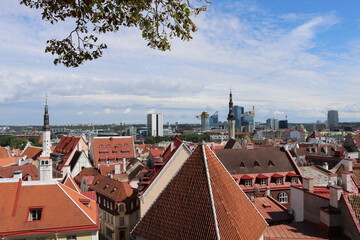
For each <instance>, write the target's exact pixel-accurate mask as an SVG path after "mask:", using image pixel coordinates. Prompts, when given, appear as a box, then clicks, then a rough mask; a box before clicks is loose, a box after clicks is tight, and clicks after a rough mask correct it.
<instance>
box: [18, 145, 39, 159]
mask: <svg viewBox="0 0 360 240" xmlns="http://www.w3.org/2000/svg"><path fill="white" fill-rule="evenodd" d="M41 152H42V148H41V147H33V146H28V147H27V148H26V149H25V151H24V152H23V154H21V157H24V156H26V159H30V158H31V159H34V160H35V159H36V158H37V157H39V156H40V154H41Z"/></svg>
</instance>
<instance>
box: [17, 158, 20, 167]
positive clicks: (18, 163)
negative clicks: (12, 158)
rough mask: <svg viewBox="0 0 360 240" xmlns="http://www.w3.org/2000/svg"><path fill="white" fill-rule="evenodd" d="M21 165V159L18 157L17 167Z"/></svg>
mask: <svg viewBox="0 0 360 240" xmlns="http://www.w3.org/2000/svg"><path fill="white" fill-rule="evenodd" d="M20 164H21V157H17V158H16V165H17V166H20Z"/></svg>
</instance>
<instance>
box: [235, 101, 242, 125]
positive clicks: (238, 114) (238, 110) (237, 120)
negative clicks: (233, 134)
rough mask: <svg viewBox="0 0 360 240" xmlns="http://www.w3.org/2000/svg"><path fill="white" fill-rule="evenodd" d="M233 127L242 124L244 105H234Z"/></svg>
mask: <svg viewBox="0 0 360 240" xmlns="http://www.w3.org/2000/svg"><path fill="white" fill-rule="evenodd" d="M234 115H235V127H240V126H241V125H243V124H244V107H240V106H234Z"/></svg>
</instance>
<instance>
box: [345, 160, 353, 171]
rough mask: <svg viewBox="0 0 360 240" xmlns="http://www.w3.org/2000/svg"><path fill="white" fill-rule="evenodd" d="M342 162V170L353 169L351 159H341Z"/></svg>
mask: <svg viewBox="0 0 360 240" xmlns="http://www.w3.org/2000/svg"><path fill="white" fill-rule="evenodd" d="M343 164H344V168H345V169H344V171H345V172H352V171H353V162H352V159H343Z"/></svg>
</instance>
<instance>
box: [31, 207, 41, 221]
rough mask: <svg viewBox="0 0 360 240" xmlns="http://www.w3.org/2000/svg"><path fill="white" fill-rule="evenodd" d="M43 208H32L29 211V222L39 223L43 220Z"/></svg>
mask: <svg viewBox="0 0 360 240" xmlns="http://www.w3.org/2000/svg"><path fill="white" fill-rule="evenodd" d="M41 214H42V208H31V209H30V211H29V221H38V220H40V219H41Z"/></svg>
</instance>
